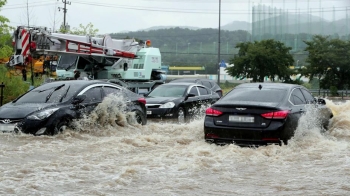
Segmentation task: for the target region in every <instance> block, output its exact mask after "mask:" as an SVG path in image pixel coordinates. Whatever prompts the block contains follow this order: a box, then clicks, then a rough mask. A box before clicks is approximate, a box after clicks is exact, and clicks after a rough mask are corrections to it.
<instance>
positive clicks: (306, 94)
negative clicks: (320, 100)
mask: <svg viewBox="0 0 350 196" xmlns="http://www.w3.org/2000/svg"><path fill="white" fill-rule="evenodd" d="M301 92H303V95H304V97H305V99H306V103H315V98H314V96H312V94H311V93H310V92H309V91H307V90H305V89H301Z"/></svg>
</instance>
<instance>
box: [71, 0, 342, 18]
mask: <svg viewBox="0 0 350 196" xmlns="http://www.w3.org/2000/svg"><path fill="white" fill-rule="evenodd" d="M75 3H77V4H81V5H91V6H98V7H108V8H120V9H128V10H140V11H154V12H173V13H192V14H196V13H198V14H215V15H217V14H218V11H217V10H206V11H203V9H183V8H182V9H174V8H165V7H146V6H130V5H120V4H105V3H93V2H86V1H77V2H75ZM327 9H329V10H327ZM346 10H347V9H346V7H326V8H325V7H323V8H313V13H317V12H322V13H323V12H333V11H346ZM293 11H295V13H298V12H299V11H308V9H288V12H292V13H293ZM255 13H264V14H269V12H259V11H257V12H255ZM222 14H230V15H233V14H251V11H250V10H249V11H248V10H243V11H242V10H241V9H240V10H223V11H222Z"/></svg>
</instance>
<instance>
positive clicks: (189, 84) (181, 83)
mask: <svg viewBox="0 0 350 196" xmlns="http://www.w3.org/2000/svg"><path fill="white" fill-rule="evenodd" d="M163 85H182V86H191V85H192V86H193V85H196V86H203V85H201V84H197V83H193V82H171V83H165V84H163Z"/></svg>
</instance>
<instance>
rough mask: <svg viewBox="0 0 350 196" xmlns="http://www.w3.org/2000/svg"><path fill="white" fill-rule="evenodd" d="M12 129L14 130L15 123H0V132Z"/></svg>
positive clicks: (11, 130)
mask: <svg viewBox="0 0 350 196" xmlns="http://www.w3.org/2000/svg"><path fill="white" fill-rule="evenodd" d="M14 130H15V124H2V125H0V132H13V131H14Z"/></svg>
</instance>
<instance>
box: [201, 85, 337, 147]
mask: <svg viewBox="0 0 350 196" xmlns="http://www.w3.org/2000/svg"><path fill="white" fill-rule="evenodd" d="M307 105H309V106H312V107H314V106H315V108H316V109H317V110H319V114H321V117H320V119H321V120H320V122H321V123H320V126H323V127H327V125H328V121H329V119H330V118H331V117H332V112H331V110H330V109H329V108H327V107H326V106H325V101H324V100H323V99H318V100H316V99H315V98H314V97H313V96H312V94H311V93H310V92H309V91H308V90H307V89H306V88H304V87H303V86H300V85H294V84H284V83H262V84H259V83H247V84H241V85H238V86H237V87H235V88H234V89H233V90H231V91H230V92H229V93H227V94H226V95H225V96H223V97H222V98H221V99H220V100H219V101H217V102H216V103H215V104H213V105H212V106H211V107H210V108H208V109H207V110H206V116H205V120H204V138H205V140H206V141H207V142H210V143H236V144H238V145H242V146H244V145H256V144H257V145H260V144H261V145H264V144H268V143H278V144H281V141H282V142H284V143H285V144H287V142H288V140H289V139H290V138H292V137H293V136H294V132H295V130H296V127H297V126H298V120H299V118H300V117H301V115H302V114H303V113H305V112H306V108H307Z"/></svg>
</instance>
